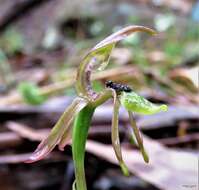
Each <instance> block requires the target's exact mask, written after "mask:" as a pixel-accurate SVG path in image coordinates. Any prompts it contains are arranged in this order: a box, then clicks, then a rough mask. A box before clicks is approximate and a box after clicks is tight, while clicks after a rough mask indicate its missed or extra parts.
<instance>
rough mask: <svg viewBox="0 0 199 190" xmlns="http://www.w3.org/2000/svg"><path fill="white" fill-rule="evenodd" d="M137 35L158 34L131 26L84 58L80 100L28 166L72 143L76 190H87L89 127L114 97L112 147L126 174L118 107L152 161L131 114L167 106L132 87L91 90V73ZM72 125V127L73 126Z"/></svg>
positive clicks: (78, 87)
mask: <svg viewBox="0 0 199 190" xmlns="http://www.w3.org/2000/svg"><path fill="white" fill-rule="evenodd" d="M134 32H147V33H149V34H152V35H153V34H155V33H156V32H155V31H154V30H152V29H150V28H147V27H143V26H128V27H126V28H123V29H121V30H119V31H118V32H116V33H114V34H112V35H110V36H108V37H107V38H105V39H104V40H102V41H101V42H100V43H98V44H97V45H96V46H95V47H94V48H92V49H91V50H90V51H89V52H88V54H87V55H86V56H85V57H84V58H83V60H82V62H81V63H80V66H79V68H78V72H77V80H76V91H77V95H78V97H77V98H75V99H74V100H73V102H72V103H71V105H70V106H69V107H68V108H66V110H65V111H64V113H63V114H62V115H61V117H60V119H59V120H58V122H57V123H56V125H55V126H54V127H53V129H52V130H51V132H50V134H49V135H48V137H47V138H46V139H44V140H43V141H42V142H41V143H40V144H39V146H38V147H37V149H36V150H35V152H34V153H33V154H32V155H31V156H30V158H29V159H28V160H27V162H28V163H31V162H35V161H38V160H40V159H42V158H44V157H45V156H47V155H48V154H49V153H50V152H51V151H52V150H53V149H54V148H55V146H56V145H58V147H59V149H60V150H64V147H65V146H66V145H67V144H69V143H70V142H71V140H72V154H73V160H74V167H75V182H74V184H73V189H76V190H86V189H87V187H86V179H85V171H84V157H85V144H86V139H87V136H88V130H89V128H90V124H91V119H92V116H93V114H94V111H95V109H96V108H97V107H98V106H100V105H101V104H103V103H104V102H106V101H107V100H108V99H110V98H113V116H112V135H111V138H112V144H113V149H114V151H115V155H116V158H117V159H118V162H119V165H120V166H121V169H122V171H123V173H124V175H129V173H128V168H127V166H126V165H125V163H124V160H123V158H122V153H121V147H120V139H119V130H118V115H119V108H120V106H123V107H124V108H125V109H126V110H127V111H128V114H129V121H130V124H131V126H132V129H133V131H134V134H135V138H136V140H135V142H136V144H137V145H138V148H139V149H140V151H141V153H142V155H143V158H144V160H145V161H146V162H149V158H148V156H147V153H146V151H145V149H144V145H143V140H142V137H141V133H140V131H139V129H138V128H137V126H136V122H135V120H134V117H133V114H132V112H136V113H140V114H155V113H157V112H160V111H166V110H167V106H166V105H155V104H153V103H151V102H149V101H148V100H146V99H145V98H143V97H141V96H139V95H138V94H136V93H135V92H133V91H132V90H131V89H130V87H128V86H124V85H123V86H122V85H121V84H117V83H112V84H115V86H114V85H112V86H111V85H106V88H105V89H104V90H103V91H102V92H100V93H97V92H95V91H94V90H93V89H92V87H91V79H90V78H91V72H92V71H93V70H94V69H98V70H102V69H104V68H105V67H106V66H107V64H108V62H109V58H110V54H111V51H112V49H113V48H114V47H115V45H116V43H118V42H119V41H121V40H123V39H124V38H126V37H128V36H129V35H131V34H133V33H134ZM72 123H73V125H72Z"/></svg>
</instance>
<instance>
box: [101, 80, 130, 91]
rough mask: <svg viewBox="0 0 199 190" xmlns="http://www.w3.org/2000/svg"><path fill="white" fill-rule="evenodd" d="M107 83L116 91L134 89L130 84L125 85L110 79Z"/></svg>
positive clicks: (107, 85) (108, 86)
mask: <svg viewBox="0 0 199 190" xmlns="http://www.w3.org/2000/svg"><path fill="white" fill-rule="evenodd" d="M105 85H106V87H107V88H112V89H114V90H115V91H116V92H131V91H132V89H131V88H130V87H129V86H127V85H124V84H119V83H116V82H113V81H110V80H109V81H106V83H105Z"/></svg>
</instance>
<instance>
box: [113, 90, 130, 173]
mask: <svg viewBox="0 0 199 190" xmlns="http://www.w3.org/2000/svg"><path fill="white" fill-rule="evenodd" d="M112 91H113V99H114V105H113V106H114V107H113V116H112V132H111V139H112V145H113V149H114V151H115V155H116V157H117V159H118V162H119V164H120V167H121V169H122V172H123V173H124V175H126V176H128V175H129V172H128V168H127V166H126V164H125V163H124V161H123V158H122V152H121V147H120V138H119V129H118V119H119V118H118V115H119V107H120V102H119V100H118V98H117V94H116V92H115V91H114V90H112Z"/></svg>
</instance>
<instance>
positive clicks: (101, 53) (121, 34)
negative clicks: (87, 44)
mask: <svg viewBox="0 0 199 190" xmlns="http://www.w3.org/2000/svg"><path fill="white" fill-rule="evenodd" d="M134 32H147V33H149V34H152V35H153V34H155V33H156V32H155V31H154V30H152V29H150V28H146V27H143V26H128V27H125V28H123V29H121V30H119V31H118V32H116V33H114V34H112V35H110V36H108V37H107V38H105V39H104V40H102V41H101V42H99V43H98V44H97V45H96V46H94V47H93V48H92V49H91V50H90V51H89V52H88V54H87V55H86V56H85V57H84V59H83V60H82V62H81V64H80V66H79V69H78V72H77V83H76V90H77V93H78V95H79V96H82V97H85V98H88V99H89V100H94V99H96V98H97V96H98V94H97V93H96V92H94V91H93V90H92V88H91V82H90V75H91V72H92V69H94V66H95V65H96V63H99V67H98V69H100V70H102V69H104V68H105V67H106V66H107V65H108V62H109V57H110V54H111V51H112V49H113V48H114V47H115V45H116V43H117V42H119V41H121V40H123V39H125V38H126V37H128V36H129V35H131V34H132V33H134Z"/></svg>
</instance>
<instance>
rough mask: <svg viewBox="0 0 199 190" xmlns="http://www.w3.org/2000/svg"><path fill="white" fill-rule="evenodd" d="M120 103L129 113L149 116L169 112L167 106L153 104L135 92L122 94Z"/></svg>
mask: <svg viewBox="0 0 199 190" xmlns="http://www.w3.org/2000/svg"><path fill="white" fill-rule="evenodd" d="M120 102H121V104H122V106H124V107H125V108H126V109H127V110H128V111H132V112H136V113H140V114H144V115H149V114H155V113H158V112H161V111H167V105H165V104H162V105H158V104H153V103H152V102H149V101H148V100H147V99H145V98H144V97H142V96H139V95H138V94H136V93H135V92H122V94H121V96H120Z"/></svg>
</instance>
